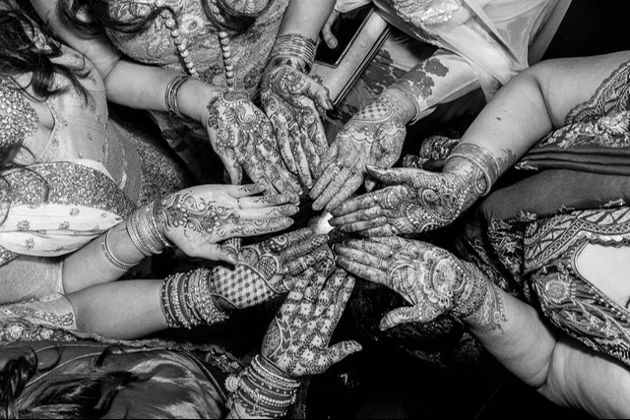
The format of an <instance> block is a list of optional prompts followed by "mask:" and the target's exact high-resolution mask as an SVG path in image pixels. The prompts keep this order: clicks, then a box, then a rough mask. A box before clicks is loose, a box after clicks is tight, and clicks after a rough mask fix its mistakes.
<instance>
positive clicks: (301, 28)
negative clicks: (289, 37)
mask: <svg viewBox="0 0 630 420" xmlns="http://www.w3.org/2000/svg"><path fill="white" fill-rule="evenodd" d="M335 2H336V0H317V1H313V0H291V2H290V3H289V6H288V7H287V10H286V12H285V14H284V19H283V21H282V25H281V26H280V31H279V33H278V36H280V35H286V34H300V35H304V36H307V37H309V38H310V39H312V40H313V41H317V38H318V37H319V33H320V31H321V30H322V28H323V26H324V23H326V20H327V19H328V17H329V16H330V14H331V13H332V11H333V8H334V7H335Z"/></svg>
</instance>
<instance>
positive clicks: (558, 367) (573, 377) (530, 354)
mask: <svg viewBox="0 0 630 420" xmlns="http://www.w3.org/2000/svg"><path fill="white" fill-rule="evenodd" d="M488 287H489V289H490V293H488V294H487V296H486V300H485V301H484V304H483V305H482V307H481V308H480V310H479V312H477V313H476V314H474V315H472V316H470V317H469V318H467V319H464V320H463V321H464V323H465V324H466V325H467V326H468V327H469V329H470V331H471V333H472V334H473V335H475V337H477V338H478V339H479V341H480V342H481V343H482V344H483V346H484V347H485V348H486V349H487V350H488V351H489V352H490V353H492V354H493V355H494V356H495V357H496V358H497V360H499V362H501V363H502V364H503V365H504V366H505V367H506V368H507V369H508V370H510V371H511V372H512V373H514V374H515V375H516V376H517V377H518V378H520V379H521V380H523V381H524V382H525V383H527V384H528V385H530V386H532V387H534V388H535V389H537V390H538V392H540V393H541V394H542V395H543V396H545V397H546V398H548V399H549V400H551V401H553V402H554V403H556V404H558V405H562V406H566V407H573V408H577V409H581V410H585V411H587V412H589V413H590V414H591V415H594V416H596V417H603V418H623V417H627V416H628V414H629V413H630V402H629V401H628V395H630V371H629V370H628V367H627V366H624V365H622V364H621V363H620V362H618V361H616V360H614V359H612V358H610V357H608V356H606V355H603V354H601V353H597V352H595V351H594V350H591V349H589V348H587V347H586V346H584V345H583V344H582V343H580V342H578V341H576V340H574V339H572V338H570V337H568V336H567V335H565V334H563V333H560V332H558V331H555V330H554V329H553V328H552V327H551V326H549V324H548V323H547V322H545V321H544V320H543V319H542V317H541V315H540V314H539V313H538V311H536V310H535V309H534V308H533V307H531V306H529V305H527V304H525V303H523V302H521V301H519V300H517V299H515V298H514V297H512V296H511V295H508V294H507V293H505V292H503V291H502V290H500V289H498V288H497V287H496V286H494V285H489V284H488Z"/></svg>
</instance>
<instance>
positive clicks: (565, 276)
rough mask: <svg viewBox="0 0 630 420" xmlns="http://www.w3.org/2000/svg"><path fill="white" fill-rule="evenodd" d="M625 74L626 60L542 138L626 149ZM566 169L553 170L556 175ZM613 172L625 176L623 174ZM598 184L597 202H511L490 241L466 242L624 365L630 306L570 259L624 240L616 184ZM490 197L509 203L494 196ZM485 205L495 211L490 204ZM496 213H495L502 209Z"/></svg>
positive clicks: (491, 267)
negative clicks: (526, 206) (524, 207)
mask: <svg viewBox="0 0 630 420" xmlns="http://www.w3.org/2000/svg"><path fill="white" fill-rule="evenodd" d="M629 80H630V62H628V63H625V64H623V65H621V66H620V67H619V68H618V69H617V70H615V71H614V72H613V73H612V74H611V76H610V77H608V78H607V79H606V80H605V81H604V82H603V83H602V85H601V86H600V88H599V89H598V90H597V92H596V93H595V94H594V96H593V97H592V98H591V99H590V100H589V101H587V102H585V103H583V104H580V105H578V106H577V107H575V108H574V110H573V111H572V112H571V113H570V115H569V117H568V118H567V125H566V126H565V127H564V128H563V129H560V130H558V131H556V132H554V133H552V134H551V135H550V136H549V137H548V138H546V139H545V141H544V142H543V144H546V145H553V146H554V147H556V148H557V149H558V151H557V152H559V153H558V154H559V155H562V154H563V153H564V151H566V153H572V152H575V150H576V149H579V148H581V147H590V148H591V149H592V150H591V153H593V152H594V151H597V150H599V151H601V149H606V148H609V149H610V150H611V151H612V153H613V154H614V153H617V154H619V153H624V150H627V148H628V147H629V146H628V141H627V139H628V124H627V123H626V121H627V114H628V113H627V110H628V105H629V101H628V99H629V96H628V90H629V84H628V81H629ZM585 155H587V156H588V153H585ZM585 171H586V172H574V173H575V174H577V175H575V176H578V175H579V176H581V175H582V174H587V172H591V173H596V172H593V171H594V170H593V169H592V168H591V170H590V171H587V170H586V169H585ZM564 172H566V171H557V170H556V171H555V173H557V174H558V175H562V174H563V173H564ZM546 173H547V171H543V172H541V173H540V175H545V174H546ZM548 173H553V172H548ZM625 176H626V177H627V173H626V174H625ZM538 178H540V177H538ZM552 178H553V177H552ZM561 178H562V177H561V176H558V177H556V182H561V183H562V182H563V181H561ZM592 179H596V178H592ZM592 179H591V180H590V181H588V177H586V180H584V181H583V182H594V181H593V180H592ZM612 179H613V180H614V179H617V182H619V183H620V184H623V180H624V179H625V178H623V177H622V176H617V177H612ZM551 182H553V179H552V180H551ZM565 184H566V182H565ZM517 185H518V184H517ZM562 185H564V184H562ZM567 185H571V186H573V187H574V188H575V190H574V192H575V194H577V195H580V194H584V191H590V190H589V189H585V188H583V187H584V186H583V185H579V186H578V185H575V184H573V183H570V184H567ZM539 188H542V187H540V186H539ZM545 188H546V187H545ZM600 189H602V190H605V191H609V194H608V195H606V194H603V196H602V197H597V198H598V200H599V201H597V202H595V200H594V199H592V197H584V199H582V198H581V196H580V197H578V198H576V199H574V200H573V204H568V205H567V203H566V202H565V203H564V204H563V205H561V206H559V207H558V208H556V209H555V210H554V211H550V209H542V207H541V206H539V207H540V208H539V209H538V210H537V209H531V210H529V211H527V212H525V211H521V213H520V215H517V214H516V213H515V209H509V210H510V211H509V213H511V214H512V217H511V218H507V219H498V218H491V219H490V220H488V232H487V235H486V238H485V239H486V240H487V241H488V244H489V247H488V246H487V245H484V243H483V241H479V240H475V241H472V242H473V244H472V245H473V247H474V248H475V250H476V253H477V255H476V256H475V258H476V259H478V260H479V261H481V262H483V263H485V264H484V265H485V267H486V268H488V270H487V271H488V272H490V273H491V277H492V278H493V280H494V281H496V282H497V283H498V284H499V285H500V286H501V287H503V288H504V289H505V290H507V291H510V292H511V293H514V294H515V295H520V294H523V295H524V296H526V297H527V298H528V299H530V300H531V301H532V302H533V301H538V302H539V304H540V306H541V308H542V311H543V312H544V313H545V315H546V316H547V317H548V318H549V319H550V320H551V322H552V323H553V324H554V325H556V326H557V327H558V328H560V329H562V330H563V331H565V332H566V333H568V334H570V335H571V336H573V337H575V338H577V339H578V340H580V341H582V342H583V343H585V344H586V345H588V346H589V347H591V348H594V349H597V350H599V351H601V352H603V353H605V354H608V355H610V356H612V357H614V358H616V359H618V360H620V361H621V362H623V363H625V364H627V365H630V312H629V311H628V310H627V309H626V308H624V307H622V306H620V305H619V304H617V303H616V302H615V301H613V300H612V299H611V298H610V297H608V296H607V295H606V294H605V293H604V292H602V291H601V290H600V289H598V288H597V287H596V286H595V285H593V284H592V283H591V282H589V281H588V280H587V279H585V278H584V277H582V276H581V275H580V274H579V272H578V270H577V269H576V267H575V258H576V255H577V253H578V252H579V250H581V249H582V248H583V247H585V246H586V245H587V244H598V245H604V246H610V247H627V246H630V206H628V205H627V203H626V201H624V200H623V199H620V196H619V195H618V194H619V193H616V192H615V191H617V190H616V189H614V188H601V186H600ZM520 191H521V194H523V190H520ZM611 194H612V195H611ZM615 194H617V195H615ZM552 201H553V200H552ZM495 205H499V206H500V207H501V206H502V207H508V206H506V205H505V204H498V202H497V201H495ZM482 206H483V204H482ZM510 206H518V204H513V203H510ZM572 206H573V208H572ZM485 211H488V213H489V214H492V213H493V210H489V209H488V208H486V209H485ZM543 212H545V213H543ZM494 213H501V209H496V211H494ZM497 262H499V263H498V264H497ZM502 278H503V279H502ZM505 279H507V280H505ZM515 284H516V285H518V286H517V287H515ZM534 296H536V298H537V299H534Z"/></svg>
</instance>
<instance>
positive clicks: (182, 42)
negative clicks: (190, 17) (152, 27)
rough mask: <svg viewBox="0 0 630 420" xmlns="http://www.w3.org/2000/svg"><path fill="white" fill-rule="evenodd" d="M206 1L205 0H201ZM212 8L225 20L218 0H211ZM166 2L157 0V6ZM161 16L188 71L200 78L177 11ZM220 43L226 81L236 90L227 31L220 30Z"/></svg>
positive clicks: (167, 12)
mask: <svg viewBox="0 0 630 420" xmlns="http://www.w3.org/2000/svg"><path fill="white" fill-rule="evenodd" d="M200 1H204V0H200ZM210 2H211V4H210V10H211V11H212V13H214V14H215V16H216V17H217V18H218V19H219V20H223V21H224V19H223V17H222V16H221V9H219V5H218V4H217V0H210ZM165 3H166V0H155V3H154V4H155V6H156V7H158V8H159V7H163V6H164V5H165ZM160 17H161V18H162V19H164V25H166V27H167V28H168V29H169V30H170V31H171V37H172V38H173V43H174V44H175V46H176V47H177V53H178V54H179V56H180V57H181V59H182V60H183V61H184V65H185V66H186V71H187V72H188V74H189V75H190V76H191V77H194V78H196V79H198V78H199V72H198V71H197V67H195V63H194V62H193V60H192V58H191V57H190V52H189V51H188V45H187V44H188V40H187V39H186V38H184V37H183V36H182V34H181V32H180V31H179V26H178V24H177V20H176V16H175V12H171V11H169V10H164V11H162V13H161V14H160ZM218 36H219V44H220V45H221V55H222V57H223V68H224V72H225V81H226V83H227V87H228V90H234V86H235V85H236V73H235V72H234V63H233V61H232V48H231V46H230V37H229V35H228V33H227V32H225V31H220V32H219V34H218Z"/></svg>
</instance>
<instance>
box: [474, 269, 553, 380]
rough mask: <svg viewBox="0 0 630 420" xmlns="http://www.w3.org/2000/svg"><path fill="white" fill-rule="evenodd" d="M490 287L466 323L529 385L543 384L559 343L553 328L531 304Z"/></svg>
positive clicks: (503, 362)
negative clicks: (477, 308) (481, 302)
mask: <svg viewBox="0 0 630 420" xmlns="http://www.w3.org/2000/svg"><path fill="white" fill-rule="evenodd" d="M486 281H487V280H486ZM487 287H488V289H487V293H486V294H485V298H484V300H483V304H482V305H481V307H480V308H479V310H477V311H476V312H475V313H474V314H473V315H472V316H469V317H468V318H466V319H464V320H463V321H464V323H465V324H466V325H467V326H468V328H469V330H470V332H471V333H472V334H473V335H474V336H475V337H477V339H478V340H479V341H480V342H481V344H482V345H483V346H484V347H485V348H486V349H487V350H488V351H489V352H490V353H491V354H492V355H494V356H495V357H496V359H497V360H498V361H499V362H500V363H501V364H503V365H504V366H505V367H506V368H507V369H508V370H509V371H511V372H512V373H513V374H514V375H516V376H517V377H518V378H520V379H521V380H522V381H524V382H525V383H527V384H528V385H530V386H533V387H535V388H540V387H542V386H543V385H544V384H545V382H546V379H547V374H548V371H549V364H550V361H551V356H552V354H553V350H554V347H555V345H556V337H555V335H554V334H555V333H554V330H553V329H552V328H551V327H550V326H549V325H548V324H547V323H545V322H544V321H543V319H542V317H541V315H540V314H539V313H538V311H536V310H535V309H534V308H533V307H532V306H530V305H528V304H526V303H524V302H521V301H520V300H518V299H516V298H514V297H512V296H511V295H509V294H507V293H505V292H504V291H502V290H501V289H499V288H498V287H496V286H494V285H490V284H487Z"/></svg>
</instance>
